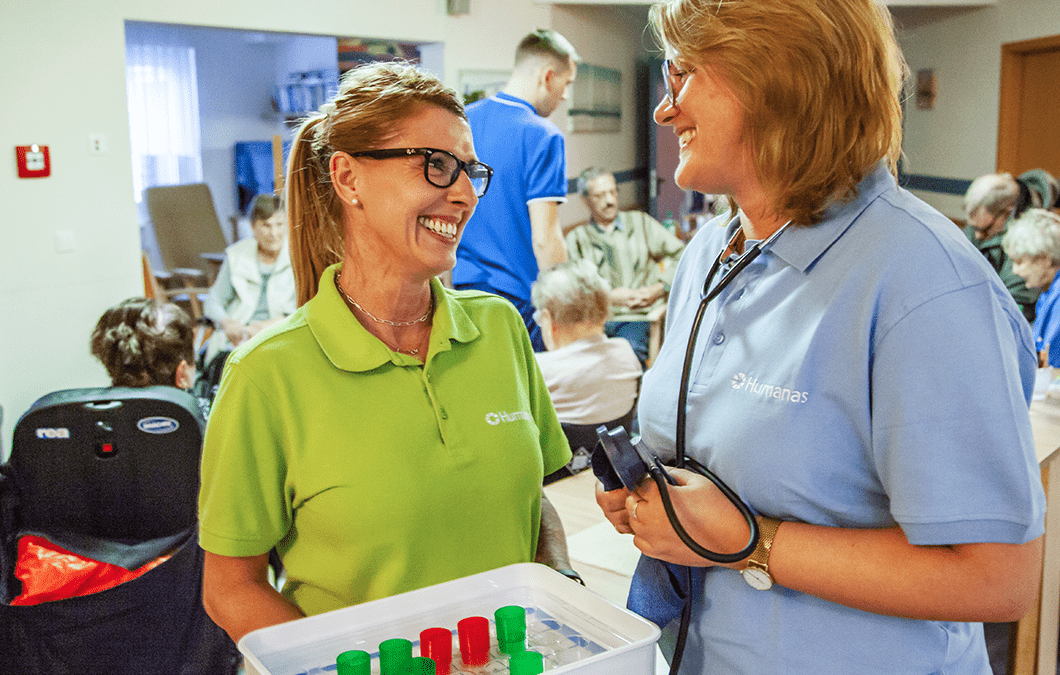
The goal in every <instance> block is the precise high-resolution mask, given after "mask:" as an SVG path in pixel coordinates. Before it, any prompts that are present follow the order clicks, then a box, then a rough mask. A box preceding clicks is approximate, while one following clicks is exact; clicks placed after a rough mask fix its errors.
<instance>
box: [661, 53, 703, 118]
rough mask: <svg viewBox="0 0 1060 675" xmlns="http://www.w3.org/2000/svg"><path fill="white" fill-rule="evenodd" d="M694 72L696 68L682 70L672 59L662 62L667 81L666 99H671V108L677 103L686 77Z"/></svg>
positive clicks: (664, 76)
mask: <svg viewBox="0 0 1060 675" xmlns="http://www.w3.org/2000/svg"><path fill="white" fill-rule="evenodd" d="M694 72H696V69H695V68H689V69H688V70H682V69H681V68H680V67H679V66H677V64H675V63H674V62H673V61H671V60H670V59H666V60H665V61H663V62H662V74H663V82H665V83H666V100H667V101H669V103H670V107H671V108H672V107H674V106H676V105H677V95H678V94H680V93H681V87H682V86H684V83H685V77H687V76H688V75H689V74H690V73H694Z"/></svg>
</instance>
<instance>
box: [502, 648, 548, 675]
mask: <svg viewBox="0 0 1060 675" xmlns="http://www.w3.org/2000/svg"><path fill="white" fill-rule="evenodd" d="M508 668H509V669H510V670H511V674H512V675H537V674H538V673H543V672H545V655H544V654H542V653H541V652H535V651H533V650H529V649H528V650H526V651H522V652H519V653H517V654H512V655H511V656H509V657H508Z"/></svg>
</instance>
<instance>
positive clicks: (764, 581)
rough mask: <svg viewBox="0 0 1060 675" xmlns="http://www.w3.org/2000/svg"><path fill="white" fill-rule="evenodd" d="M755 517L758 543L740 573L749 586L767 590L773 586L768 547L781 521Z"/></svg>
mask: <svg viewBox="0 0 1060 675" xmlns="http://www.w3.org/2000/svg"><path fill="white" fill-rule="evenodd" d="M755 519H756V520H757V521H758V545H757V546H755V550H754V551H753V552H752V553H751V555H749V556H748V557H747V567H745V568H744V569H742V570H741V571H740V574H742V575H743V579H744V581H746V582H747V583H748V584H750V586H751V588H754V589H757V590H759V591H768V590H769V589H770V588H772V587H773V575H772V574H770V573H769V549H771V548H772V547H773V537H775V536H776V534H777V528H778V527H780V523H781V522H782V521H779V520H777V519H776V518H766V517H765V516H755Z"/></svg>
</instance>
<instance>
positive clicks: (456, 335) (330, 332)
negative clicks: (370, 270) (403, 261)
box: [305, 263, 481, 372]
mask: <svg viewBox="0 0 1060 675" xmlns="http://www.w3.org/2000/svg"><path fill="white" fill-rule="evenodd" d="M340 269H342V264H341V263H338V264H335V265H332V266H331V267H329V268H327V269H326V270H324V273H323V274H322V275H321V277H320V287H319V289H318V290H317V294H316V295H315V296H313V299H311V300H310V301H309V302H307V303H306V305H305V317H306V323H307V324H308V325H309V329H310V330H311V331H312V333H313V337H315V338H316V340H317V343H318V344H320V349H321V350H322V351H323V352H324V354H325V355H326V356H327V357H328V360H330V361H331V363H332V364H333V365H334V366H335V367H336V368H338V369H340V370H347V371H351V372H366V371H369V370H373V369H375V368H378V367H379V366H381V365H383V364H385V363H388V362H389V363H393V364H394V365H397V366H419V365H421V364H420V362H419V360H417V359H415V358H413V357H411V356H408V355H407V354H400V353H397V352H392V351H390V349H389V348H387V346H386V345H384V344H383V343H382V341H380V340H379V338H377V337H375V336H374V335H372V334H371V333H369V332H368V331H367V330H365V328H364V326H362V325H361V324H360V322H359V321H357V319H356V318H354V316H353V313H352V312H350V310H349V308H348V307H347V306H346V303H345V302H344V301H343V299H342V297H341V296H340V295H339V291H338V289H337V288H335V274H336V272H338V270H340ZM431 293H432V294H433V296H434V317H433V318H432V320H431V343H430V348H429V351H428V355H427V356H428V363H429V359H431V358H433V356H434V355H435V354H437V353H439V352H444V351H449V350H450V349H452V342H453V341H456V342H461V343H466V342H471V341H472V340H474V339H476V338H477V337H478V336H479V335H480V334H481V333H480V331H479V329H478V327H477V326H476V325H475V323H474V322H473V321H472V320H471V317H470V316H468V314H467V312H465V311H464V308H463V307H461V306H460V304H459V303H457V302H456V301H455V300H454V299H453V297H452V291H450V290H449V289H447V288H445V287H444V286H442V284H441V282H440V281H438V280H437V279H432V280H431Z"/></svg>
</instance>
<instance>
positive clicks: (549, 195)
mask: <svg viewBox="0 0 1060 675" xmlns="http://www.w3.org/2000/svg"><path fill="white" fill-rule="evenodd" d="M535 131H539V130H537V129H535ZM553 131H554V133H545V134H541V135H540V136H539V137H538V138H536V139H533V140H531V141H530V143H529V145H528V147H527V158H526V169H525V170H526V173H525V176H524V180H525V182H526V201H527V202H528V203H529V202H533V201H540V200H543V199H554V200H555V201H558V202H564V201H567V160H566V151H565V145H564V140H563V135H562V134H561V133H559V130H558V129H554V130H553Z"/></svg>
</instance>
